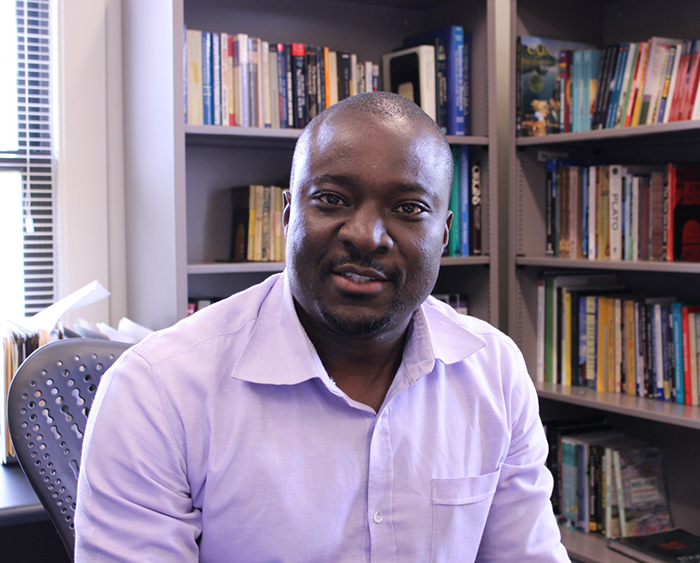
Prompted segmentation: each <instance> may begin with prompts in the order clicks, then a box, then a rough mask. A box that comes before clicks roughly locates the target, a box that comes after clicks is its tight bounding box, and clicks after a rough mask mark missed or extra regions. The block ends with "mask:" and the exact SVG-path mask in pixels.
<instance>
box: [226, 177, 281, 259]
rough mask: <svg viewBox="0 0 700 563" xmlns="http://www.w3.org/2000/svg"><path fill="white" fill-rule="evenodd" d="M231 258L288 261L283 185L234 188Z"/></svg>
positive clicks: (255, 185)
mask: <svg viewBox="0 0 700 563" xmlns="http://www.w3.org/2000/svg"><path fill="white" fill-rule="evenodd" d="M231 192H232V201H233V213H232V236H231V255H230V259H231V262H284V260H285V237H284V227H283V225H282V209H283V206H284V203H283V199H282V188H280V187H278V186H263V185H261V184H254V185H251V186H242V187H235V188H232V190H231Z"/></svg>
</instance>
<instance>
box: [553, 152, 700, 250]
mask: <svg viewBox="0 0 700 563" xmlns="http://www.w3.org/2000/svg"><path fill="white" fill-rule="evenodd" d="M546 182H547V185H546V247H545V252H546V254H547V255H551V256H558V257H560V258H588V259H590V260H628V261H637V260H665V261H669V262H671V261H699V260H700V167H692V166H682V165H679V164H675V163H670V164H667V165H665V166H626V165H621V164H610V165H607V164H605V165H600V164H587V163H580V162H579V163H576V162H572V161H562V160H548V161H547V173H546Z"/></svg>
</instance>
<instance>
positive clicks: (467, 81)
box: [462, 32, 472, 135]
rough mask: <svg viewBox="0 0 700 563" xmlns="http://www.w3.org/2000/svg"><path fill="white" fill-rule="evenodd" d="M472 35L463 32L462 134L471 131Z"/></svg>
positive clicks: (468, 133) (469, 133)
mask: <svg viewBox="0 0 700 563" xmlns="http://www.w3.org/2000/svg"><path fill="white" fill-rule="evenodd" d="M471 74H472V36H471V34H470V33H466V32H465V33H464V110H463V113H464V126H463V127H462V135H471V132H472V78H471Z"/></svg>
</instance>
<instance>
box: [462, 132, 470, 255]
mask: <svg viewBox="0 0 700 563" xmlns="http://www.w3.org/2000/svg"><path fill="white" fill-rule="evenodd" d="M460 149H461V150H460V162H459V204H460V207H459V212H460V219H461V221H460V241H461V254H462V256H469V207H470V205H471V194H470V187H471V184H470V181H469V147H468V146H467V145H461V146H460Z"/></svg>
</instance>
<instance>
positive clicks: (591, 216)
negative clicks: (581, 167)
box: [588, 166, 598, 260]
mask: <svg viewBox="0 0 700 563" xmlns="http://www.w3.org/2000/svg"><path fill="white" fill-rule="evenodd" d="M597 171H598V167H597V166H589V167H588V259H589V260H595V259H596V258H597V248H598V245H597V244H596V238H597V232H598V229H597V228H596V225H597V224H598V223H597V217H596V197H597V191H596V181H597V179H596V178H597V176H596V174H597Z"/></svg>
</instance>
